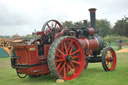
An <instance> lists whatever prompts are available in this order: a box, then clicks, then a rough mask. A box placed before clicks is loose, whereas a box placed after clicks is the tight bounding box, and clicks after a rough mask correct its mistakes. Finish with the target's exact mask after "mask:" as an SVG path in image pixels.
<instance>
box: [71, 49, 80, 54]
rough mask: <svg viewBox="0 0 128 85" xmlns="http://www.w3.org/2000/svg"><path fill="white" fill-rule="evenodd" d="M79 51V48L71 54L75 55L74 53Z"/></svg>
mask: <svg viewBox="0 0 128 85" xmlns="http://www.w3.org/2000/svg"><path fill="white" fill-rule="evenodd" d="M79 51H80V50H79V49H78V50H76V51H74V52H73V53H71V55H74V54H76V53H78V52H79Z"/></svg>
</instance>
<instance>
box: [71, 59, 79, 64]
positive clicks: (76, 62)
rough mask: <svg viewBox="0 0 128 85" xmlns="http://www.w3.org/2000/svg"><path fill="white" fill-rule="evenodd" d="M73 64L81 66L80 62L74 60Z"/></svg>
mask: <svg viewBox="0 0 128 85" xmlns="http://www.w3.org/2000/svg"><path fill="white" fill-rule="evenodd" d="M72 62H73V63H75V64H79V65H80V62H78V61H74V60H72Z"/></svg>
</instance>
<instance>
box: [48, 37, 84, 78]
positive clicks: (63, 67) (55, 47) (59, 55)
mask: <svg viewBox="0 0 128 85" xmlns="http://www.w3.org/2000/svg"><path fill="white" fill-rule="evenodd" d="M48 66H49V70H50V72H51V74H52V75H53V76H55V77H56V78H62V79H64V80H72V79H74V78H77V77H78V76H79V75H80V73H81V71H82V69H83V66H84V52H83V49H82V47H81V45H80V43H79V42H78V41H77V40H76V39H74V38H72V37H60V38H58V39H56V40H55V41H54V42H53V43H52V45H51V47H50V49H49V53H48Z"/></svg>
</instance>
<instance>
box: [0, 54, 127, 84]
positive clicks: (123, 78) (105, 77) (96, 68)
mask: <svg viewBox="0 0 128 85" xmlns="http://www.w3.org/2000/svg"><path fill="white" fill-rule="evenodd" d="M0 85H128V53H117V68H116V70H115V71H111V72H105V71H104V70H103V68H102V65H101V63H97V64H89V65H88V68H87V69H86V70H83V72H82V73H81V75H80V76H79V77H78V78H76V79H74V80H71V81H65V82H64V83H56V82H55V79H54V78H53V77H51V76H50V75H48V76H42V77H39V78H29V77H27V78H25V79H19V78H18V77H17V75H16V72H15V70H14V69H12V68H11V65H10V59H9V58H0Z"/></svg>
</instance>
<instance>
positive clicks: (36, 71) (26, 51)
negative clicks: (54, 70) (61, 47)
mask: <svg viewBox="0 0 128 85" xmlns="http://www.w3.org/2000/svg"><path fill="white" fill-rule="evenodd" d="M14 50H15V52H16V55H17V56H20V58H18V59H17V60H16V64H20V65H21V64H22V65H33V64H39V63H42V62H47V58H46V57H45V56H38V48H37V45H27V46H14ZM18 72H20V73H23V74H28V75H42V74H48V73H49V69H48V65H47V64H44V65H40V66H34V67H29V68H20V69H18Z"/></svg>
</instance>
